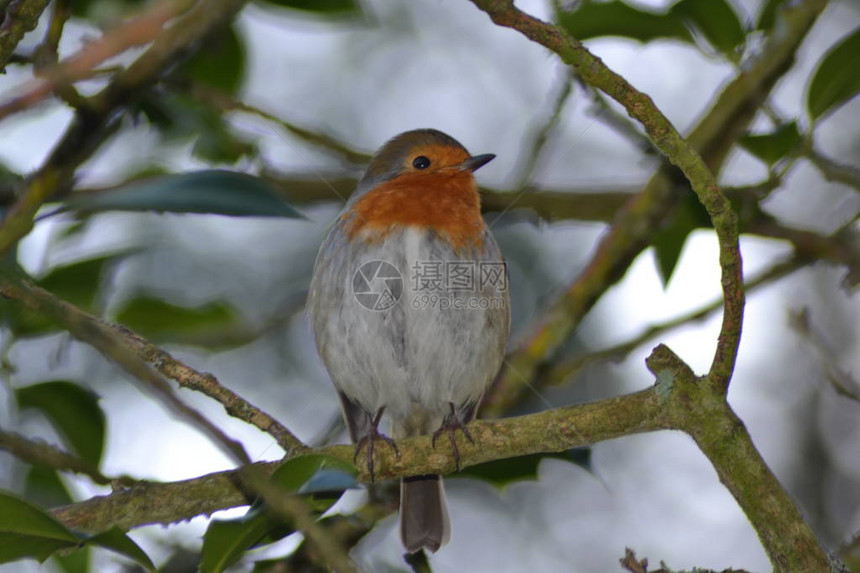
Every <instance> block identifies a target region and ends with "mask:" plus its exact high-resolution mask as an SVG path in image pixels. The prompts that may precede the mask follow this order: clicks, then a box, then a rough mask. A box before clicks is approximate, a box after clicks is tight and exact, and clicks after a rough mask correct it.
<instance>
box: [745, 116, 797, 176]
mask: <svg viewBox="0 0 860 573" xmlns="http://www.w3.org/2000/svg"><path fill="white" fill-rule="evenodd" d="M739 143H740V145H741V147H743V148H744V149H746V150H747V151H749V152H750V153H751V154H752V155H754V156H756V157H757V158H759V159H761V160H762V161H764V162H765V163H766V164H767V165H768V167H770V166H772V165H773V164H774V163H776V162H777V161H779V160H780V159H782V158H783V157H786V156H787V155H789V154H790V153H791V152H792V151H793V150H794V149H795V148H796V147H797V145H798V144H799V143H800V131H798V129H797V123H796V122H794V121H792V122H791V123H787V124H785V125H782V126H780V127H778V128H777V129H776V130H774V131H773V132H771V133H763V134H759V135H745V136H743V137H741V139H740V141H739Z"/></svg>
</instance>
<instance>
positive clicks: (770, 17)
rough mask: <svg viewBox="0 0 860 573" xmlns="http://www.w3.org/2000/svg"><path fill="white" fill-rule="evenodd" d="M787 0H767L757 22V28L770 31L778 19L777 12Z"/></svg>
mask: <svg viewBox="0 0 860 573" xmlns="http://www.w3.org/2000/svg"><path fill="white" fill-rule="evenodd" d="M786 1H787V0H767V2H766V3H765V5H764V6H763V7H762V9H761V12H760V13H759V16H758V22H756V26H755V27H756V29H757V30H765V31H768V30H770V29H771V28H773V23H774V22H775V21H776V17H777V13H778V12H779V9H780V8H781V7H782V5H783V4H785V3H786Z"/></svg>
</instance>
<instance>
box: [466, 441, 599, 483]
mask: <svg viewBox="0 0 860 573" xmlns="http://www.w3.org/2000/svg"><path fill="white" fill-rule="evenodd" d="M590 452H591V450H590V449H588V448H574V449H572V450H568V451H566V452H561V453H550V454H530V455H527V456H519V457H516V458H507V459H503V460H496V461H493V462H487V463H485V464H478V465H476V466H471V467H468V468H466V469H464V470H462V471H461V472H460V473H459V474H456V476H466V477H474V478H478V479H482V480H484V481H488V482H490V483H491V484H493V485H494V486H496V487H498V488H504V487H505V486H507V485H509V484H511V483H514V482H517V481H523V480H534V479H537V470H538V466H539V465H540V462H541V461H542V460H545V459H556V460H564V461H566V462H570V463H574V464H576V465H579V466H582V467H585V468H586V469H588V468H589V467H590V461H589V460H590ZM456 476H455V477H456Z"/></svg>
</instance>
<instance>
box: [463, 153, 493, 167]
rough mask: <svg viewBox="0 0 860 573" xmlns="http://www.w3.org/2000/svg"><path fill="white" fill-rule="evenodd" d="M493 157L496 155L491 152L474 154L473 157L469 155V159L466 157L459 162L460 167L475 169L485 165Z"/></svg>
mask: <svg viewBox="0 0 860 573" xmlns="http://www.w3.org/2000/svg"><path fill="white" fill-rule="evenodd" d="M495 158H496V156H495V155H493V154H492V153H485V154H483V155H475V156H474V157H470V158H469V159H467V160H466V161H464V162H463V163H461V164H460V169H462V170H463V171H466V170H469V171H477V170H478V169H480V168H481V167H483V166H484V165H486V164H487V163H489V162H490V161H492V160H493V159H495Z"/></svg>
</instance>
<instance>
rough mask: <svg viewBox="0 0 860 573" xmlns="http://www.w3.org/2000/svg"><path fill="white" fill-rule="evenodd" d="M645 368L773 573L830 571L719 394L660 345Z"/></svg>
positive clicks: (791, 502) (812, 537) (791, 503)
mask: <svg viewBox="0 0 860 573" xmlns="http://www.w3.org/2000/svg"><path fill="white" fill-rule="evenodd" d="M647 364H648V369H649V370H651V372H652V373H654V375H655V376H656V377H657V385H656V392H657V393H658V394H660V395H663V396H666V405H667V409H668V410H669V411H670V412H671V414H669V416H670V417H671V418H672V420H673V426H674V427H676V428H678V429H681V430H684V431H685V432H686V433H688V434H690V436H692V438H693V439H694V440H695V441H696V444H698V446H699V448H700V449H701V450H702V452H703V453H704V454H705V455H706V456H707V457H708V459H709V460H710V462H711V464H712V465H713V466H714V468H715V469H716V470H717V474H718V475H719V476H720V481H721V482H722V483H723V485H725V486H726V488H727V489H728V490H729V491H730V492H731V494H732V495H733V496H734V498H735V499H736V500H737V502H738V504H739V505H740V506H741V509H743V511H744V513H746V515H747V517H748V518H749V520H750V521H751V522H752V523H753V524H754V526H755V529H756V533H758V536H759V539H760V540H761V543H762V545H763V546H764V548H765V551H767V554H768V556H769V557H770V560H771V563H773V565H774V568H775V569H776V571H779V572H784V573H803V572H810V573H812V572H815V573H821V572H826V571H830V564H829V562H828V559H827V556H826V555H825V553H824V551H823V550H822V548H821V545H820V544H819V542H818V539H817V538H816V537H815V533H814V532H813V531H812V529H811V528H810V527H809V525H808V524H807V523H806V522H805V521H804V520H803V517H802V516H801V514H800V511H799V510H798V509H797V506H796V505H795V503H794V500H792V499H791V497H790V496H789V495H788V493H787V492H786V491H785V490H784V489H783V488H782V486H781V485H780V483H779V481H778V480H777V479H776V477H775V476H774V475H773V473H771V471H770V469H768V467H767V464H766V463H765V462H764V460H763V459H762V457H761V455H760V454H759V453H758V450H756V448H755V446H754V445H753V443H752V439H751V438H750V435H749V432H747V429H746V427H745V426H744V423H743V422H742V421H741V419H740V418H738V417H737V415H736V414H735V413H734V411H733V410H732V408H731V406H729V404H728V402H726V401H725V400H724V399H722V395H721V393H719V392H715V389H714V388H713V385H711V384H706V383H703V382H704V380H703V379H701V378H697V377H696V376H695V374H694V373H693V371H692V370H690V367H689V366H687V365H686V364H684V363H683V362H682V361H681V359H680V358H678V357H677V356H676V355H675V354H674V353H673V352H672V351H671V350H669V349H668V348H667V347H665V346H663V345H660V346H658V347H657V348H655V349H654V352H653V353H652V354H651V356H650V357H649V358H648V360H647Z"/></svg>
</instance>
